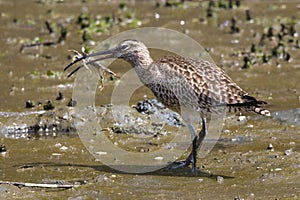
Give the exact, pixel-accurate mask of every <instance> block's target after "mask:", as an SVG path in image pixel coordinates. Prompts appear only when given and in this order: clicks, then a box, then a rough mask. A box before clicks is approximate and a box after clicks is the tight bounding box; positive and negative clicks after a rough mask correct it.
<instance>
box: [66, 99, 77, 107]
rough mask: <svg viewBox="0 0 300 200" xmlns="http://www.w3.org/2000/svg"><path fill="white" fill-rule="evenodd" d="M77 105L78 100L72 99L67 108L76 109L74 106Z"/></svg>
mask: <svg viewBox="0 0 300 200" xmlns="http://www.w3.org/2000/svg"><path fill="white" fill-rule="evenodd" d="M76 104H77V101H76V100H74V99H70V101H69V102H68V104H67V106H68V107H74V106H76Z"/></svg>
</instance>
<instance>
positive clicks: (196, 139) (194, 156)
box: [171, 117, 207, 172]
mask: <svg viewBox="0 0 300 200" xmlns="http://www.w3.org/2000/svg"><path fill="white" fill-rule="evenodd" d="M190 130H191V131H192V134H193V132H195V131H193V129H190ZM206 134H207V125H206V118H204V117H202V129H201V131H200V132H199V136H197V134H193V135H194V139H193V142H192V151H191V153H190V154H189V156H188V157H187V158H186V159H185V160H184V161H179V162H175V163H176V164H178V165H177V166H175V167H171V169H177V168H181V167H187V166H189V165H190V164H191V163H192V171H193V172H196V171H197V166H196V164H197V152H198V149H199V147H200V144H201V143H202V141H203V140H204V138H205V136H206Z"/></svg>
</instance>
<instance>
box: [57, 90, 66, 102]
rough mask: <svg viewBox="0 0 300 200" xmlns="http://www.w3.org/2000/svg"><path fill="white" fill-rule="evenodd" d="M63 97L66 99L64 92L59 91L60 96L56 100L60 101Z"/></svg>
mask: <svg viewBox="0 0 300 200" xmlns="http://www.w3.org/2000/svg"><path fill="white" fill-rule="evenodd" d="M63 99H64V96H63V94H62V92H59V93H58V96H57V97H56V100H58V101H60V100H63Z"/></svg>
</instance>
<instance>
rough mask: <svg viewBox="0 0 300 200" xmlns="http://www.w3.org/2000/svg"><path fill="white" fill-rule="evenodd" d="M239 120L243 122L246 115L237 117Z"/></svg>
mask: <svg viewBox="0 0 300 200" xmlns="http://www.w3.org/2000/svg"><path fill="white" fill-rule="evenodd" d="M237 120H238V121H239V122H245V121H246V120H247V118H246V116H239V117H238V119H237Z"/></svg>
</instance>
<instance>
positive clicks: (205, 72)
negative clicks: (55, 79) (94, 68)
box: [65, 40, 270, 172]
mask: <svg viewBox="0 0 300 200" xmlns="http://www.w3.org/2000/svg"><path fill="white" fill-rule="evenodd" d="M103 55H105V56H103ZM95 56H103V57H100V58H96V59H94V60H88V62H87V63H86V64H89V63H91V64H92V63H94V62H96V61H99V60H103V59H108V58H120V59H123V60H125V61H127V62H128V63H130V64H131V66H132V67H133V68H134V69H135V71H136V73H137V75H138V77H139V79H140V80H141V82H142V83H143V84H144V85H146V86H147V87H148V88H150V89H151V90H152V92H153V93H154V95H155V96H156V97H157V99H158V100H159V101H161V102H162V103H163V104H164V105H165V106H167V107H168V108H170V109H172V110H174V111H176V112H179V113H180V112H181V111H183V108H184V109H186V110H188V109H191V110H193V111H196V112H199V113H200V116H201V119H202V130H201V131H200V132H199V135H197V133H196V132H195V129H193V128H190V131H191V134H192V137H193V142H192V152H191V153H190V155H189V156H188V158H187V159H186V160H185V161H183V162H178V163H179V164H178V167H181V166H188V165H190V164H191V163H192V171H194V172H195V171H197V167H196V158H197V150H198V149H199V146H200V144H201V142H202V141H203V139H204V137H205V136H206V135H207V125H206V124H207V122H206V119H207V118H208V119H209V117H210V115H211V114H219V113H220V112H224V111H225V110H226V111H229V112H235V111H238V110H246V111H252V112H254V113H257V114H260V115H264V116H270V112H269V111H268V110H266V109H264V108H263V107H262V106H263V105H264V104H266V102H264V101H259V100H257V99H255V98H254V97H252V96H249V95H248V93H247V92H245V91H244V90H242V89H241V88H240V87H239V86H238V85H237V84H236V83H234V82H233V81H232V79H231V78H230V77H229V76H228V75H226V73H225V72H224V71H223V70H222V69H220V68H219V67H217V66H216V65H215V64H214V63H212V62H209V61H205V60H202V59H197V60H196V59H192V58H185V57H181V56H166V57H163V58H161V59H159V60H155V61H154V60H153V59H152V58H151V56H150V53H149V51H148V48H147V47H146V46H145V45H144V44H143V43H142V42H139V41H136V40H125V41H123V42H121V43H120V44H119V45H118V46H117V47H115V48H113V49H110V50H105V51H101V52H96V53H92V54H88V55H84V56H82V57H80V58H78V59H76V60H74V61H73V62H71V63H70V64H69V65H68V66H67V67H66V68H65V70H67V69H68V68H69V67H70V66H72V65H73V64H75V63H77V62H78V61H80V60H83V59H87V58H90V57H95ZM79 68H80V67H78V68H77V69H75V70H74V71H73V72H71V73H70V74H69V76H70V75H72V74H73V73H74V72H76V71H77V70H78V69H79ZM181 114H182V112H181ZM185 114H186V113H185ZM183 118H184V119H185V121H186V122H187V123H188V125H189V116H185V117H183Z"/></svg>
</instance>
